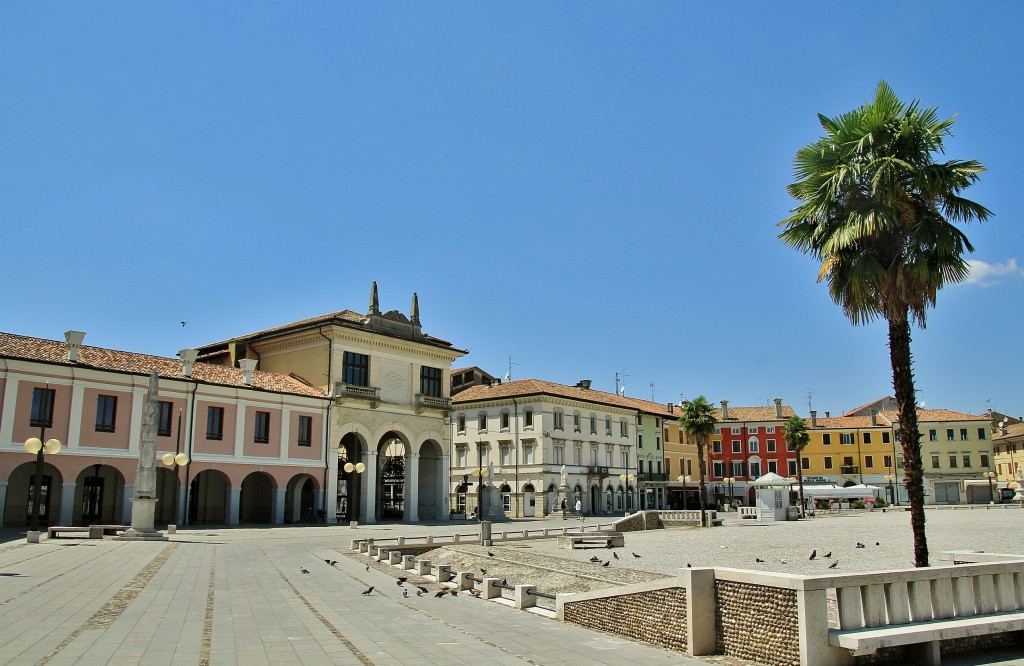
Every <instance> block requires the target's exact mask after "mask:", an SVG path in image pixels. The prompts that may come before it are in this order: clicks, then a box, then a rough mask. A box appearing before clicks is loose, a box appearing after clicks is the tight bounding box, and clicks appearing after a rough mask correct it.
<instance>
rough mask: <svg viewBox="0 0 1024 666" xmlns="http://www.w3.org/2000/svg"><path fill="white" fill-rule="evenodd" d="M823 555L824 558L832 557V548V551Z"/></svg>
mask: <svg viewBox="0 0 1024 666" xmlns="http://www.w3.org/2000/svg"><path fill="white" fill-rule="evenodd" d="M822 557H824V558H825V559H826V560H827V559H828V558H830V557H832V551H831V550H830V551H828V552H827V553H825V554H824V555H822Z"/></svg>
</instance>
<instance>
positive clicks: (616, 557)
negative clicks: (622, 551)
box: [612, 551, 619, 559]
mask: <svg viewBox="0 0 1024 666" xmlns="http://www.w3.org/2000/svg"><path fill="white" fill-rule="evenodd" d="M612 557H614V558H615V559H619V554H618V553H616V552H615V551H612Z"/></svg>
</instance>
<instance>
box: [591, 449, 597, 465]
mask: <svg viewBox="0 0 1024 666" xmlns="http://www.w3.org/2000/svg"><path fill="white" fill-rule="evenodd" d="M590 465H591V467H597V447H596V446H592V447H590Z"/></svg>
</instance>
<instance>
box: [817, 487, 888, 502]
mask: <svg viewBox="0 0 1024 666" xmlns="http://www.w3.org/2000/svg"><path fill="white" fill-rule="evenodd" d="M879 490H880V489H879V488H878V486H865V485H856V486H846V487H845V488H844V487H843V486H804V497H813V498H814V499H864V498H867V497H875V498H877V497H878V494H879Z"/></svg>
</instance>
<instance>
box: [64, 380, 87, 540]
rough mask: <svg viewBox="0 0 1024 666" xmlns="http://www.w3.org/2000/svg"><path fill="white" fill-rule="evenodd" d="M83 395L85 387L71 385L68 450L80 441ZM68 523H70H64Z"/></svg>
mask: <svg viewBox="0 0 1024 666" xmlns="http://www.w3.org/2000/svg"><path fill="white" fill-rule="evenodd" d="M84 396H85V387H84V386H81V385H80V384H78V383H74V384H72V385H71V411H70V415H71V421H70V423H69V424H68V441H67V442H66V446H67V447H68V450H69V451H70V450H72V449H77V448H78V445H79V442H80V441H81V429H82V401H83V399H84ZM66 524H67V525H70V524H71V523H66Z"/></svg>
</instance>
